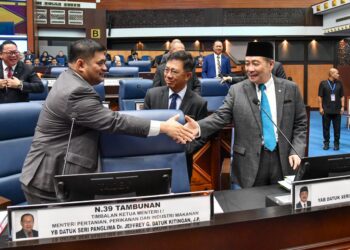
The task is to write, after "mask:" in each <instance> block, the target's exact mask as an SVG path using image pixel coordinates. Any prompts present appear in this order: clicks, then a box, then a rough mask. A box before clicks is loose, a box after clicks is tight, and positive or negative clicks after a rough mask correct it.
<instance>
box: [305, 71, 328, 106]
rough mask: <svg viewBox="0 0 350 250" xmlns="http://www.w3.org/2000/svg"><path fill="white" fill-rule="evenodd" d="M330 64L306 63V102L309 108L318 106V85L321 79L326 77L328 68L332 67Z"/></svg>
mask: <svg viewBox="0 0 350 250" xmlns="http://www.w3.org/2000/svg"><path fill="white" fill-rule="evenodd" d="M332 67H333V65H332V64H316V65H313V64H309V65H308V68H307V70H308V77H307V89H308V95H307V100H308V102H307V104H308V105H310V107H311V108H318V106H319V105H318V98H317V97H318V86H319V85H320V82H321V81H322V80H326V79H328V72H329V69H330V68H332Z"/></svg>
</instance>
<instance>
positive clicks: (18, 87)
mask: <svg viewBox="0 0 350 250" xmlns="http://www.w3.org/2000/svg"><path fill="white" fill-rule="evenodd" d="M0 54H1V60H0V103H10V102H27V101H28V94H29V93H30V92H34V93H40V92H43V91H44V86H43V84H42V82H41V80H40V78H39V77H38V76H37V74H36V73H35V72H34V70H33V68H32V67H31V66H30V65H26V64H24V63H23V62H21V61H20V56H19V54H20V52H19V51H18V49H17V45H16V43H14V42H13V41H10V40H7V41H4V42H3V43H2V44H1V46H0Z"/></svg>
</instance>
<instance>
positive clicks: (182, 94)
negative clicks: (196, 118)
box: [169, 84, 187, 100]
mask: <svg viewBox="0 0 350 250" xmlns="http://www.w3.org/2000/svg"><path fill="white" fill-rule="evenodd" d="M186 90H187V84H186V85H185V87H184V88H183V89H182V90H180V91H179V92H177V94H178V95H179V96H180V99H181V100H183V99H184V96H185V93H186ZM173 93H174V91H173V90H172V89H171V88H169V98H170V96H171V95H172V94H173Z"/></svg>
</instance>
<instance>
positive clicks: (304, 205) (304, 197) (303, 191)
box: [296, 186, 311, 209]
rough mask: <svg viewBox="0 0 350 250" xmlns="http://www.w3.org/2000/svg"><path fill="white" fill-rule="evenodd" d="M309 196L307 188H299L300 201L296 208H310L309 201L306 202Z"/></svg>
mask: <svg viewBox="0 0 350 250" xmlns="http://www.w3.org/2000/svg"><path fill="white" fill-rule="evenodd" d="M308 196H309V190H308V188H307V186H303V187H301V188H300V192H299V197H300V201H299V202H298V203H297V204H296V208H299V209H300V208H310V207H311V201H308V200H307V198H308Z"/></svg>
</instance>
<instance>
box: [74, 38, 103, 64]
mask: <svg viewBox="0 0 350 250" xmlns="http://www.w3.org/2000/svg"><path fill="white" fill-rule="evenodd" d="M105 50H106V48H105V47H104V46H103V45H102V44H100V43H98V42H96V41H94V40H91V39H87V38H86V39H81V40H78V41H75V42H73V43H71V45H70V47H69V62H70V63H73V62H75V61H77V60H78V59H79V58H80V59H85V60H88V59H90V58H93V57H94V56H95V52H104V51H105Z"/></svg>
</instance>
